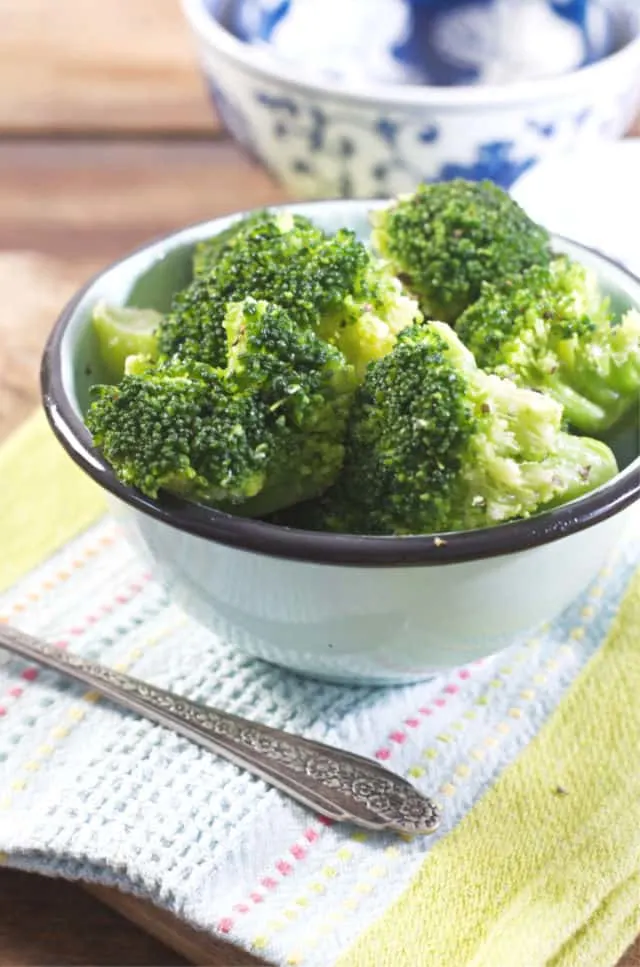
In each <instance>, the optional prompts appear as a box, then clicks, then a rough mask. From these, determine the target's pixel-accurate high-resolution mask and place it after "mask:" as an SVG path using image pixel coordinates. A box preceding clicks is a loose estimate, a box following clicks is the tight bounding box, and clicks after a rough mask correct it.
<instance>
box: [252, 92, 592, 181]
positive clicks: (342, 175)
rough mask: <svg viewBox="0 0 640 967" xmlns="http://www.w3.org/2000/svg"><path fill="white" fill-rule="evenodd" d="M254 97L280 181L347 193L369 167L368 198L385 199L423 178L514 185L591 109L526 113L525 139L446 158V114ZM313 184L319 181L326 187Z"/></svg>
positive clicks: (583, 121)
mask: <svg viewBox="0 0 640 967" xmlns="http://www.w3.org/2000/svg"><path fill="white" fill-rule="evenodd" d="M253 98H254V102H255V103H256V104H257V105H259V107H260V108H261V109H262V111H263V112H264V113H266V115H267V118H266V121H267V125H266V126H265V123H264V122H265V118H264V117H263V118H262V119H261V122H262V123H261V125H260V128H261V130H262V131H263V132H264V131H268V133H269V135H270V138H271V140H272V142H273V143H274V144H277V145H278V146H279V147H278V151H277V153H274V160H275V162H276V163H275V164H274V161H271V162H270V165H269V166H270V167H271V168H275V169H276V170H279V171H280V172H281V177H282V178H283V180H285V181H287V180H289V181H291V180H293V181H295V183H296V186H297V188H298V193H299V194H303V195H312V194H314V193H315V194H323V195H324V196H325V197H342V198H349V197H354V196H356V195H358V194H359V193H361V192H360V191H359V184H360V183H361V182H362V177H363V173H365V172H366V179H367V185H368V188H367V194H368V196H370V197H388V196H389V195H391V194H396V193H397V192H398V191H403V190H410V189H411V188H412V187H413V186H415V185H416V184H418V183H419V182H421V181H449V180H451V179H453V178H467V179H470V180H475V181H480V180H483V179H489V180H491V181H494V182H496V184H499V185H501V186H502V187H504V188H510V187H511V185H512V184H514V182H515V181H516V180H517V179H518V178H519V177H520V176H521V175H522V174H523V173H524V172H525V171H526V170H527V169H528V168H530V167H531V166H532V165H533V164H535V163H536V161H537V160H538V158H539V157H540V155H541V154H542V153H544V152H543V148H544V145H545V144H546V143H547V142H549V141H553V140H554V139H557V138H558V137H562V138H565V139H567V137H570V136H571V134H572V133H574V134H575V132H577V131H578V130H579V129H580V128H582V127H583V126H584V124H586V123H587V122H588V121H589V119H590V117H591V114H592V112H591V110H590V109H582V108H581V109H580V110H579V111H573V112H569V113H567V114H566V115H565V116H564V117H563V116H559V117H554V118H553V119H552V120H539V119H528V118H522V119H521V120H520V127H522V128H523V129H524V133H525V136H524V138H523V137H512V138H500V137H497V138H495V139H492V140H486V141H479V143H477V144H476V145H475V146H474V151H473V153H472V154H471V155H470V156H467V157H464V156H463V155H462V154H461V155H460V157H459V158H455V159H454V158H451V159H448V158H447V159H446V160H445V158H443V145H444V144H445V143H447V142H450V141H451V140H452V139H451V133H450V128H451V123H450V122H449V121H447V120H446V119H444V118H443V119H439V120H435V119H433V120H429V119H426V118H424V117H421V116H420V115H416V114H415V113H411V114H405V115H404V116H402V115H398V114H396V115H392V114H386V115H381V116H378V115H376V114H367V113H365V112H364V111H363V112H362V113H359V114H354V113H350V112H346V111H344V110H339V109H338V110H336V111H335V112H329V111H327V110H326V109H325V108H323V107H321V106H319V105H318V104H317V103H313V102H311V101H307V100H303V99H299V98H294V97H291V96H283V95H282V94H274V93H272V92H269V91H265V90H256V91H254V92H253ZM525 143H526V149H524V144H525ZM450 150H451V149H448V151H450ZM284 165H286V166H287V171H286V173H283V167H284ZM312 184H313V185H316V186H322V191H321V192H317V191H316V190H315V189H313V188H312Z"/></svg>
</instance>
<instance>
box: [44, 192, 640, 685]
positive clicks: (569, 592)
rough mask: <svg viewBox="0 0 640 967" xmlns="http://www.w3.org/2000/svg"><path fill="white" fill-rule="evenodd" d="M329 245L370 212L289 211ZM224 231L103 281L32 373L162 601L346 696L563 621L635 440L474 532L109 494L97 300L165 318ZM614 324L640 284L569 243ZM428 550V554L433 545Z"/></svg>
mask: <svg viewBox="0 0 640 967" xmlns="http://www.w3.org/2000/svg"><path fill="white" fill-rule="evenodd" d="M286 207H288V208H289V209H290V210H293V211H297V212H300V213H302V214H306V215H308V216H310V217H311V218H313V219H314V220H315V221H316V222H317V223H318V224H319V225H321V226H322V227H324V228H325V229H327V230H330V231H335V230H336V229H338V228H339V227H341V226H345V227H349V228H352V229H354V230H355V231H357V232H358V234H359V235H360V236H361V237H363V238H366V237H367V235H368V227H367V212H368V211H369V210H370V208H371V203H370V202H358V201H351V202H325V203H318V204H310V205H293V206H286ZM229 221H230V219H228V218H223V219H218V220H216V221H212V222H207V223H204V224H200V225H196V226H193V227H191V228H187V229H185V230H184V231H181V232H177V233H176V234H174V235H171V236H169V237H167V238H165V239H162V240H161V241H158V242H154V243H152V244H150V245H148V246H146V247H145V248H143V249H140V250H139V251H137V252H135V253H134V254H133V255H131V256H129V257H128V258H125V259H123V260H122V261H120V262H118V263H117V264H115V265H113V266H111V267H110V268H107V269H106V270H105V271H104V272H102V273H100V274H99V275H98V276H96V277H95V278H94V279H93V280H92V281H91V282H89V284H88V285H87V286H85V287H84V288H83V289H82V290H81V292H80V293H79V294H78V295H77V296H76V298H75V299H74V300H73V301H72V302H71V303H70V304H69V305H68V306H67V308H66V309H65V311H64V312H63V314H62V316H61V318H60V320H59V321H58V323H57V325H56V327H55V329H54V330H53V333H52V335H51V337H50V339H49V342H48V344H47V347H46V350H45V354H44V358H43V368H42V377H43V401H44V406H45V410H46V412H47V415H48V417H49V420H50V422H51V425H52V427H53V429H54V431H55V432H56V434H57V435H58V438H59V440H60V442H61V443H62V445H63V446H64V447H65V449H66V450H67V451H68V452H69V454H70V455H71V457H72V458H73V459H74V460H75V461H76V462H77V463H78V464H79V465H80V466H81V467H82V469H83V470H84V471H85V472H86V473H87V474H88V475H89V476H91V477H92V478H93V479H94V480H96V481H97V482H98V484H100V486H102V487H103V488H104V490H105V491H106V492H107V494H108V495H109V497H110V500H111V506H112V510H113V512H114V513H115V514H116V515H117V516H118V517H119V518H120V519H121V520H122V523H123V525H124V527H125V529H126V531H127V533H128V534H129V536H130V537H131V539H132V541H133V542H134V543H135V544H136V546H137V547H138V548H139V549H140V552H141V554H143V555H144V556H145V557H146V558H147V559H148V560H149V561H150V564H151V568H152V571H153V573H154V575H155V577H156V578H157V579H159V580H160V581H162V582H163V583H164V584H165V585H166V587H167V589H168V591H169V593H170V595H171V596H172V597H173V599H174V600H175V601H176V602H177V603H179V604H180V605H182V607H183V608H184V609H185V610H186V611H187V612H188V613H189V614H190V615H192V616H193V617H194V618H195V619H196V620H198V621H199V622H201V623H202V624H203V625H205V626H206V627H207V628H209V629H211V631H213V632H215V633H216V634H218V635H220V636H222V637H223V638H224V639H226V640H227V641H229V642H231V643H233V644H234V645H235V646H236V647H237V648H239V649H242V650H243V651H245V652H247V653H248V654H250V655H255V656H258V657H260V658H264V659H266V660H267V661H271V662H274V663H276V664H279V665H283V666H285V667H286V668H290V669H293V670H295V671H298V672H302V673H304V674H307V675H312V676H314V677H321V678H326V679H332V680H335V681H340V682H350V683H358V684H364V683H377V684H398V683H407V682H411V681H416V680H419V679H422V678H426V677H429V676H430V675H432V674H434V673H438V672H441V671H443V670H444V669H447V668H450V667H451V666H456V665H460V664H463V663H466V662H469V661H472V660H474V659H477V658H481V657H484V656H486V655H489V654H492V653H494V652H496V651H498V650H499V649H501V648H503V647H506V646H507V645H509V644H511V643H512V642H513V640H514V637H516V636H518V635H521V634H524V633H526V632H528V631H530V630H531V629H533V628H535V627H537V626H539V625H540V624H542V623H543V622H544V621H547V620H550V619H552V618H553V617H555V616H556V615H557V614H558V613H559V612H560V611H562V610H563V609H564V608H565V607H567V605H568V604H569V603H570V602H571V601H572V600H573V599H574V598H575V597H576V596H577V595H578V594H579V593H580V592H581V591H582V590H583V589H584V588H585V586H586V585H587V584H588V583H589V582H590V581H591V580H592V579H593V577H594V576H595V575H596V573H597V572H598V570H599V569H600V568H601V567H602V565H603V562H604V561H605V558H606V557H607V555H608V553H609V551H610V550H611V548H612V545H613V544H614V543H615V541H616V539H617V537H618V535H619V534H620V533H621V531H622V529H623V528H624V526H625V519H626V516H627V514H630V513H631V512H632V505H633V504H634V502H635V501H636V500H637V498H638V496H639V495H640V457H639V456H638V454H639V452H640V447H639V435H640V434H639V426H638V421H637V419H636V422H635V424H631V425H629V426H627V428H626V430H624V431H622V432H621V433H620V434H619V437H618V439H617V440H615V441H614V446H615V449H616V452H617V454H618V458H619V462H620V465H621V467H622V468H623V469H622V472H621V473H620V474H619V475H618V477H616V479H615V480H614V481H612V482H610V483H609V484H607V485H606V486H604V487H601V488H600V489H599V490H597V491H595V492H594V493H593V494H590V495H589V496H587V497H585V498H582V499H581V500H577V501H574V502H573V503H572V504H569V505H567V506H565V507H563V508H560V509H558V510H555V511H552V512H549V513H545V514H541V515H539V516H538V517H536V518H532V519H531V520H528V521H519V522H515V523H511V524H506V525H501V526H499V527H493V528H490V529H485V530H479V531H468V532H464V533H456V534H445V535H425V536H420V537H405V538H392V537H355V536H349V535H337V534H311V533H309V532H305V531H296V530H291V529H289V528H284V527H276V526H274V525H271V524H267V523H263V522H261V521H253V520H246V519H243V518H240V517H234V516H231V515H228V514H223V513H220V512H219V511H216V510H213V509H211V508H208V507H203V506H199V505H196V504H189V503H186V502H184V501H180V500H178V499H176V498H170V497H164V498H162V499H158V500H151V499H150V498H148V497H145V496H144V495H142V494H140V493H139V492H137V491H135V490H133V489H132V488H129V487H125V486H124V485H122V484H121V483H120V482H119V481H118V480H117V479H116V478H115V476H114V474H113V473H112V471H111V469H110V468H109V466H108V465H107V464H106V463H105V461H104V459H103V458H102V457H101V455H100V454H99V453H98V452H96V451H95V450H94V449H93V447H92V445H91V438H90V435H89V433H88V431H87V429H86V427H85V425H84V422H83V414H84V413H85V411H86V407H87V404H88V398H89V387H90V385H91V384H92V383H94V382H99V381H100V379H101V366H100V361H99V353H98V347H97V343H96V339H95V336H94V333H93V329H92V326H91V313H92V309H93V307H94V306H95V304H96V303H97V302H98V301H100V300H103V299H104V300H107V301H109V302H111V303H115V304H117V305H126V304H133V305H139V306H149V307H153V308H156V309H159V310H165V309H166V308H167V307H168V305H169V301H170V298H171V295H172V293H173V292H175V291H176V289H178V288H180V287H182V286H184V285H185V284H186V283H187V282H188V280H189V277H190V268H191V266H190V259H191V253H192V250H193V245H194V243H195V242H196V241H198V240H199V239H203V238H206V237H208V236H210V235H212V234H215V233H216V232H218V231H220V230H222V229H223V228H225V227H226V226H227V225H228V224H229ZM557 247H558V248H560V249H562V250H564V251H567V252H569V253H570V254H571V255H572V256H574V257H575V258H577V259H579V260H581V261H583V262H584V263H586V264H588V265H589V266H592V267H593V268H594V269H595V270H596V272H597V273H598V275H599V277H600V280H601V282H602V284H603V286H604V287H605V289H606V290H608V291H609V293H610V294H611V296H612V298H613V301H614V303H615V305H616V306H617V308H619V309H620V310H623V309H626V308H628V307H631V306H636V307H640V282H638V281H637V280H636V279H634V278H633V277H632V276H630V275H629V274H628V273H627V272H625V271H624V270H623V269H621V268H618V267H617V266H616V265H614V264H613V263H612V262H609V261H607V260H606V259H605V258H603V257H602V256H599V255H596V254H594V253H591V252H589V251H588V250H586V249H583V248H581V247H580V246H577V245H574V244H572V243H568V242H564V241H560V240H558V241H557ZM436 538H437V539H436Z"/></svg>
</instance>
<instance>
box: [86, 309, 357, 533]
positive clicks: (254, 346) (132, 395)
mask: <svg viewBox="0 0 640 967" xmlns="http://www.w3.org/2000/svg"><path fill="white" fill-rule="evenodd" d="M223 326H224V331H225V336H226V338H227V340H228V344H229V347H230V349H229V353H228V365H227V366H226V367H225V368H224V369H223V368H215V367H212V366H210V365H208V364H206V363H203V362H199V361H197V360H195V359H192V358H189V359H181V358H180V357H178V356H173V357H172V358H171V359H163V360H160V361H159V362H153V361H151V360H149V359H147V358H145V357H132V358H130V359H129V360H128V362H127V373H126V374H125V376H124V378H123V380H122V381H121V383H120V384H119V385H117V386H98V387H95V389H94V396H95V399H94V402H93V403H92V404H91V407H90V409H89V412H88V415H87V426H88V428H89V430H90V431H91V433H92V434H93V438H94V443H95V444H96V446H97V447H99V448H100V449H101V450H102V452H103V453H104V455H105V457H106V459H107V460H108V461H109V463H110V464H111V465H112V466H113V468H114V470H115V472H116V473H117V475H118V476H119V478H120V479H121V480H122V481H123V482H124V483H126V484H129V485H131V486H135V487H137V488H138V489H140V490H141V491H143V493H145V494H147V495H149V496H151V497H156V496H157V494H158V492H159V491H160V490H161V489H164V490H167V491H170V492H172V493H175V494H179V495H181V496H183V497H188V498H191V499H194V500H199V501H203V502H206V503H211V504H214V505H215V506H218V507H221V508H223V509H234V510H235V511H236V512H240V513H243V514H245V515H257V514H265V513H270V512H272V511H274V510H277V509H278V508H280V507H283V506H287V505H288V504H290V503H296V502H298V501H301V500H305V499H307V498H309V497H312V496H314V495H316V494H319V493H322V492H323V491H324V490H326V489H327V487H329V486H330V484H331V483H332V482H333V481H334V480H335V478H336V477H337V475H338V473H339V470H340V468H341V465H342V462H343V456H344V449H343V440H344V435H345V428H346V420H347V416H348V412H349V406H350V403H351V398H352V394H353V391H354V388H355V378H354V374H353V369H352V367H351V366H349V365H348V364H347V363H346V361H345V359H344V357H343V355H342V353H340V351H339V350H337V349H336V348H334V347H332V346H330V345H328V344H327V343H325V342H324V341H323V340H321V339H320V338H319V337H318V336H317V335H316V334H315V333H314V332H312V331H310V330H304V329H303V330H300V329H299V328H298V327H297V326H296V324H295V323H294V321H293V320H292V318H291V316H290V315H289V314H288V313H287V312H286V311H285V310H284V309H282V308H279V307H277V306H273V305H269V304H267V303H265V302H256V301H255V300H253V299H247V300H246V301H244V302H243V303H240V304H233V305H230V306H229V309H228V312H227V314H226V316H225V318H224V323H223Z"/></svg>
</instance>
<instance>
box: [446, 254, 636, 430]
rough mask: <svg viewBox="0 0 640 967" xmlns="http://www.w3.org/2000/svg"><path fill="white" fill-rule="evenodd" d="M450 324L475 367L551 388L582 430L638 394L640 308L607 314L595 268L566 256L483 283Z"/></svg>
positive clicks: (600, 426)
mask: <svg viewBox="0 0 640 967" xmlns="http://www.w3.org/2000/svg"><path fill="white" fill-rule="evenodd" d="M456 331H457V333H458V335H459V336H460V338H461V339H462V341H463V342H464V343H465V345H466V346H468V348H469V349H470V350H471V351H472V352H473V354H474V356H475V358H476V361H477V363H478V365H479V366H480V367H481V368H483V369H486V370H487V371H489V372H493V373H497V374H498V375H500V376H507V377H509V378H511V379H513V380H515V381H516V382H517V383H519V384H520V385H522V386H529V387H532V388H534V389H538V390H541V391H544V392H546V393H548V394H550V395H551V396H553V397H554V399H556V400H557V401H558V402H559V403H561V404H562V406H563V407H564V412H565V417H566V419H567V420H568V421H569V423H570V424H571V425H572V426H574V427H575V428H576V429H577V430H580V431H581V432H583V433H590V434H596V435H598V434H601V433H603V432H604V431H606V430H607V429H609V428H610V427H611V426H612V425H613V424H614V423H616V422H617V421H618V420H619V419H620V418H621V417H622V416H623V415H624V413H625V412H626V411H627V410H628V409H629V407H631V406H632V405H633V404H634V403H637V401H638V400H639V399H640V314H639V313H638V312H637V311H636V310H630V311H629V312H628V313H627V314H626V315H624V316H623V318H622V319H621V320H616V319H614V317H613V314H612V312H611V308H610V305H609V300H608V299H606V298H604V297H603V295H602V293H601V292H600V290H599V288H598V280H597V278H596V276H595V274H594V273H592V272H591V271H589V270H588V269H586V268H585V267H584V266H582V265H579V264H577V263H576V262H573V261H571V260H570V259H569V258H568V257H566V256H560V257H558V258H557V259H555V260H554V261H553V263H552V264H551V266H550V267H549V268H542V267H536V268H532V269H530V270H528V271H527V272H525V273H523V274H522V275H521V276H519V277H516V278H514V279H513V280H511V281H508V282H503V283H502V284H501V285H489V284H485V285H484V286H483V289H482V294H481V296H480V298H479V299H478V301H477V302H476V303H475V304H474V305H472V306H471V307H470V308H469V309H467V310H466V312H464V313H463V315H462V316H461V317H460V319H459V320H458V322H457V325H456Z"/></svg>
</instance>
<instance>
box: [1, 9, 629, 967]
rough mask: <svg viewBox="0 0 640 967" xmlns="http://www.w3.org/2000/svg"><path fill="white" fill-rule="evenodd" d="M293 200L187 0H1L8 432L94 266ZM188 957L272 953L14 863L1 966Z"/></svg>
mask: <svg viewBox="0 0 640 967" xmlns="http://www.w3.org/2000/svg"><path fill="white" fill-rule="evenodd" d="M143 32H144V37H145V40H144V43H143V44H141V41H140V37H141V34H142V33H143ZM282 198H283V193H282V191H281V190H280V189H279V188H278V187H277V186H276V185H275V184H274V183H273V182H272V181H271V179H270V178H269V177H268V176H267V175H266V174H265V173H264V172H263V171H262V170H260V169H258V168H256V167H255V166H254V165H253V164H252V163H251V162H249V161H248V160H246V159H245V158H244V157H243V156H242V155H241V154H240V153H239V151H238V150H237V149H236V148H235V147H234V146H233V145H232V144H231V143H230V142H229V141H228V140H227V139H226V138H225V136H224V135H223V133H222V132H221V130H220V127H219V125H218V123H217V121H216V119H215V118H214V116H213V113H212V111H211V109H210V106H209V104H208V102H207V101H206V99H205V96H204V90H203V85H202V83H201V80H200V77H199V75H198V72H197V70H196V67H195V61H194V56H193V49H192V46H191V44H190V42H189V38H188V37H187V35H186V30H185V28H184V26H183V23H182V20H181V17H180V13H179V10H178V0H109V2H104V3H98V2H97V0H55V2H54V3H52V0H0V212H1V213H2V218H1V219H0V291H1V292H2V303H3V310H2V313H0V440H1V439H2V438H3V437H4V436H6V434H7V433H8V432H9V431H10V430H11V429H13V428H14V427H15V426H17V425H18V423H19V422H20V421H21V420H22V419H23V418H24V417H25V416H26V415H27V414H28V413H29V412H30V411H31V410H32V409H33V408H34V407H35V406H36V405H37V401H38V390H37V368H38V362H39V355H40V351H41V347H42V343H43V340H44V338H45V336H46V334H47V332H48V330H49V328H50V326H51V324H52V321H53V319H54V318H55V315H56V313H57V311H58V310H59V309H60V307H61V306H62V304H63V303H64V301H65V300H66V299H67V298H68V297H69V296H70V295H71V293H72V292H73V290H74V288H75V287H76V285H77V284H78V283H79V282H80V281H82V280H83V279H84V278H86V276H87V275H88V274H89V273H90V272H91V271H93V270H94V269H95V268H97V267H99V266H100V265H101V264H104V263H105V262H107V261H109V260H111V259H113V258H115V257H117V256H118V255H120V254H122V253H123V252H125V251H126V250H128V249H130V248H131V247H133V246H135V245H136V244H138V243H141V242H144V241H145V240H147V239H148V238H150V237H152V236H154V235H156V234H160V233H162V232H166V231H170V230H172V229H173V228H176V227H178V226H180V225H184V224H187V223H189V222H192V221H197V220H200V219H204V218H208V217H213V216H216V215H220V214H223V213H225V212H230V211H234V210H237V209H239V208H246V207H251V206H253V205H261V204H268V203H271V202H276V201H279V200H281V199H282ZM110 907H116V908H118V909H120V910H121V911H122V912H123V913H125V914H126V919H125V918H123V917H122V916H120V915H119V914H117V913H115V912H113V910H112V909H110ZM132 921H134V922H136V923H137V924H140V925H141V928H142V929H141V928H140V927H137V926H134V925H133V923H132ZM150 933H154V934H155V936H156V937H159V938H160V939H161V940H162V941H164V944H163V943H160V942H158V941H157V940H155V939H151V937H150V935H149V934H150ZM170 948H171V949H170ZM174 950H179V951H181V954H182V956H180V955H179V954H177V953H174V952H173V951H174ZM184 958H186V959H184ZM187 961H191V962H194V963H202V964H213V965H218V967H223V965H224V967H230V965H233V964H251V963H254V964H255V963H257V961H256V960H254V959H253V958H251V957H249V956H247V955H242V954H240V953H239V952H237V951H234V950H233V949H232V948H230V947H228V946H227V945H225V944H219V943H216V942H213V941H211V940H210V939H209V938H203V937H201V936H198V935H196V934H193V933H190V932H189V931H186V930H184V929H182V928H180V927H179V926H178V925H177V924H176V923H175V922H173V921H172V919H171V918H169V917H158V915H157V914H155V912H153V911H151V910H150V909H149V908H148V907H146V906H145V905H144V904H139V903H136V902H134V901H131V900H129V899H128V898H124V897H122V896H120V895H118V894H115V893H112V892H109V891H97V893H96V894H94V895H93V896H90V895H88V894H87V892H85V891H84V890H83V889H80V888H79V887H75V886H72V885H70V884H61V883H54V882H49V881H46V880H43V879H40V878H38V877H35V876H27V875H24V874H19V873H15V872H11V871H8V870H2V871H0V967H5V965H6V967H8V965H11V967H17V965H27V964H30V965H44V964H52V965H61V964H88V963H91V964H105V965H109V964H111V965H117V964H130V965H137V964H140V965H156V967H159V965H177V964H183V963H186V962H187ZM624 964H625V967H632V965H635V967H640V944H639V945H638V946H637V948H636V952H635V954H633V953H630V954H629V955H628V956H627V958H626V959H625V961H624Z"/></svg>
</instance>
